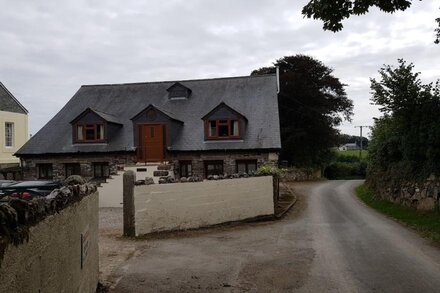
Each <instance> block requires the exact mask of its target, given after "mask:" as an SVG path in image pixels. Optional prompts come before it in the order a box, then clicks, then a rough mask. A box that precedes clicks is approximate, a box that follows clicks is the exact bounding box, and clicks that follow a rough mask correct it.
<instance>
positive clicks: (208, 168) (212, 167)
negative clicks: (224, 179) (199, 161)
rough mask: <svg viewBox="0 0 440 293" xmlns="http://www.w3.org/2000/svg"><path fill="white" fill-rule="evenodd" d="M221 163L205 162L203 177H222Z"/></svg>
mask: <svg viewBox="0 0 440 293" xmlns="http://www.w3.org/2000/svg"><path fill="white" fill-rule="evenodd" d="M222 174H223V161H205V176H206V177H208V176H209V175H222Z"/></svg>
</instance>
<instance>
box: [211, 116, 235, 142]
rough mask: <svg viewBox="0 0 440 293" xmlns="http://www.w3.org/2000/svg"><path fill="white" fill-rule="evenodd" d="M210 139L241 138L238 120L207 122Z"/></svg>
mask: <svg viewBox="0 0 440 293" xmlns="http://www.w3.org/2000/svg"><path fill="white" fill-rule="evenodd" d="M207 132H208V139H225V138H239V137H240V130H239V123H238V120H235V119H224V120H209V121H208V122H207Z"/></svg>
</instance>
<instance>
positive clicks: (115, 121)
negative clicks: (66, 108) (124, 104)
mask: <svg viewBox="0 0 440 293" xmlns="http://www.w3.org/2000/svg"><path fill="white" fill-rule="evenodd" d="M88 113H94V114H96V115H97V116H99V117H101V118H102V119H103V120H104V121H106V122H108V123H113V124H119V125H122V124H123V123H121V121H120V120H119V119H118V118H117V117H116V116H114V115H111V114H108V113H104V112H101V111H98V110H94V109H91V108H87V109H85V110H84V111H83V112H81V114H79V115H78V116H76V118H75V119H73V120H72V121H70V124H75V123H76V122H78V121H79V120H81V118H82V117H84V116H85V115H87V114H88Z"/></svg>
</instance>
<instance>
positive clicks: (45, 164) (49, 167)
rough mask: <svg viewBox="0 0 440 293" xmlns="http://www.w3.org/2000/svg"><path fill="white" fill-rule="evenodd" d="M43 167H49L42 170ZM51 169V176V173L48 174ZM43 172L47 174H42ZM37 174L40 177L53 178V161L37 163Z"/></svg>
mask: <svg viewBox="0 0 440 293" xmlns="http://www.w3.org/2000/svg"><path fill="white" fill-rule="evenodd" d="M42 168H47V169H46V170H45V171H44V172H41V170H42ZM49 169H50V173H51V176H49V174H48V173H49V172H48V170H49ZM41 173H45V176H42V174H41ZM37 175H38V179H44V180H53V165H52V164H51V163H40V164H37ZM46 175H47V176H46Z"/></svg>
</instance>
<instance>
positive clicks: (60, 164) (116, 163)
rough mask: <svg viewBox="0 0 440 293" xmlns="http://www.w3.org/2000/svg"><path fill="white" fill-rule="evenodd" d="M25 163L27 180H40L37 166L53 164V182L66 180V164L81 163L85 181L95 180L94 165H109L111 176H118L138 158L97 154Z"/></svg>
mask: <svg viewBox="0 0 440 293" xmlns="http://www.w3.org/2000/svg"><path fill="white" fill-rule="evenodd" d="M23 161H24V168H23V178H24V179H25V180H36V179H38V170H37V164H52V169H53V180H63V179H65V178H66V174H65V172H66V164H68V163H79V164H80V168H81V174H79V175H81V176H82V177H84V178H85V179H91V178H93V163H108V164H109V168H110V174H116V173H117V170H118V168H120V167H121V166H124V165H133V164H135V161H136V158H135V154H134V153H114V154H111V153H105V154H99V153H96V154H78V155H57V156H36V157H26V158H24V159H23Z"/></svg>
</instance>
